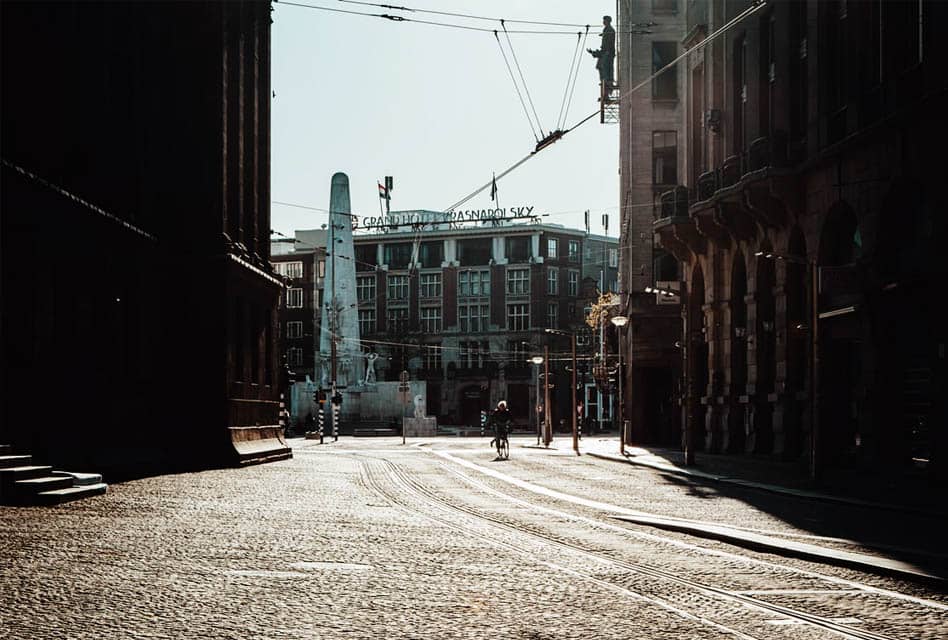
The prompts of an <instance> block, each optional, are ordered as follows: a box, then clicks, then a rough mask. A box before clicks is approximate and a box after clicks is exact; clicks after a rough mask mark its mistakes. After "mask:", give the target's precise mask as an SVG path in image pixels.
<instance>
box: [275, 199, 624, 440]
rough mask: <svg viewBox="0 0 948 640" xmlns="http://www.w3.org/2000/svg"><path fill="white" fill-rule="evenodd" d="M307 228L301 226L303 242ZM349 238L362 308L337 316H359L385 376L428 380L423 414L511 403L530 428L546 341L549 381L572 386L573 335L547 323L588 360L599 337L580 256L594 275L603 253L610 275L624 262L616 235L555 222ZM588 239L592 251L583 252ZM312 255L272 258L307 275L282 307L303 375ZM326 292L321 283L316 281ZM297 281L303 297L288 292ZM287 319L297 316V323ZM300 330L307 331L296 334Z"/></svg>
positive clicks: (474, 418)
mask: <svg viewBox="0 0 948 640" xmlns="http://www.w3.org/2000/svg"><path fill="white" fill-rule="evenodd" d="M405 213H406V212H393V215H396V216H397V215H403V214H405ZM409 213H411V212H409ZM307 233H309V232H305V231H299V232H297V234H296V236H297V240H302V239H303V238H304V236H305V234H307ZM278 242H279V241H278ZM590 242H591V243H592V244H589V243H590ZM354 245H355V255H354V256H352V258H353V259H354V260H355V261H356V280H357V282H356V291H357V297H358V309H342V310H340V312H339V313H357V314H358V318H359V328H360V338H361V341H362V347H363V350H365V351H372V352H375V353H377V354H378V355H379V358H378V360H377V361H376V364H375V371H376V374H377V379H378V380H379V381H396V380H398V378H399V374H400V373H401V372H402V371H408V372H409V374H410V375H411V377H412V379H417V380H425V381H426V382H427V391H428V395H427V408H428V413H429V414H430V415H434V416H438V418H439V423H440V424H453V425H472V424H477V423H478V420H479V412H480V411H481V410H483V409H487V408H489V407H490V406H491V405H492V404H494V403H496V402H497V401H498V400H500V399H506V400H507V401H508V403H509V404H510V408H511V411H512V413H513V415H514V419H515V421H516V422H517V423H518V424H519V426H520V427H522V428H529V427H531V426H532V425H535V418H536V414H535V411H534V409H533V407H534V406H535V405H536V399H537V397H536V386H537V373H538V371H537V369H536V368H535V365H533V364H531V363H529V362H528V360H529V358H530V357H531V356H534V355H542V353H543V345H545V344H548V345H549V347H550V351H551V361H552V362H551V366H550V372H551V374H550V375H551V378H553V379H554V380H555V382H554V384H556V383H559V384H561V385H562V386H561V387H559V388H562V389H567V390H568V389H569V382H568V377H567V373H568V372H567V370H566V368H565V367H566V366H567V365H568V364H569V363H568V361H569V344H568V339H565V338H558V337H556V336H548V335H547V334H545V333H544V331H543V330H544V329H545V328H557V329H561V330H566V331H576V332H577V333H579V334H580V336H581V337H580V340H579V344H580V355H581V359H582V357H588V355H589V354H590V353H591V352H592V350H593V349H594V348H595V347H596V345H595V343H594V341H593V340H592V339H591V337H590V336H589V332H588V328H587V327H586V326H585V323H584V309H585V308H586V307H587V306H588V303H589V299H588V291H587V292H585V295H586V296H587V297H584V289H583V280H584V276H585V275H587V274H588V273H589V271H588V269H590V267H589V265H587V264H586V262H585V260H584V258H585V256H586V255H587V254H588V255H589V256H590V257H591V258H595V260H596V262H595V264H594V268H593V271H595V274H596V278H597V279H598V277H599V271H600V256H602V255H604V256H605V260H606V269H605V277H606V282H607V283H610V282H612V283H614V282H615V280H616V277H617V269H616V267H615V266H610V265H617V261H618V258H617V256H616V255H615V251H616V249H617V240H616V239H615V238H608V237H605V236H601V237H599V236H596V237H594V239H593V240H592V241H590V238H589V236H588V235H587V234H586V233H584V232H582V231H578V230H573V229H566V228H564V227H561V226H558V225H549V224H542V225H541V224H537V225H525V224H522V225H507V226H497V227H495V226H489V227H488V226H476V227H469V228H455V229H447V228H439V227H435V228H431V227H428V228H426V229H425V230H422V231H400V230H393V231H390V232H388V233H361V234H357V235H356V236H355V239H354ZM587 246H594V247H595V248H594V250H593V251H592V252H587V251H586V247H587ZM306 251H307V250H306V249H300V250H298V251H296V252H294V253H292V254H284V255H274V256H273V258H272V260H273V262H274V264H278V265H280V264H282V265H291V264H296V263H301V264H298V265H296V266H292V267H290V266H286V267H279V268H280V269H292V270H294V271H293V273H294V274H296V273H298V272H299V273H302V275H303V278H302V279H301V280H299V281H291V282H290V284H289V286H290V287H291V288H290V289H288V290H287V296H289V297H287V298H286V300H287V302H292V304H294V305H295V304H297V302H296V298H295V297H292V296H298V297H299V299H300V304H301V305H302V310H301V311H300V310H295V309H292V308H284V309H283V310H282V311H281V317H282V318H285V321H284V322H283V334H282V335H283V344H284V349H285V350H286V353H287V354H288V355H289V359H290V360H291V362H295V361H296V360H295V358H297V357H301V358H302V364H301V365H300V366H299V371H301V372H309V371H311V370H312V364H311V360H310V359H309V358H310V355H311V354H312V353H313V351H312V347H311V346H310V344H309V340H310V335H311V334H308V329H307V327H310V326H312V317H313V311H312V306H311V304H312V302H311V300H312V295H311V294H310V293H309V290H310V288H311V285H312V283H311V281H310V280H309V275H308V274H309V270H311V269H312V266H311V265H312V264H313V261H312V258H311V257H308V258H307V257H304V256H305V255H306ZM603 252H604V253H603ZM310 255H311V254H310ZM610 255H611V256H612V257H611V260H612V262H611V263H610ZM300 258H303V259H302V260H301V259H300ZM340 259H346V257H341V258H340ZM294 285H298V286H294ZM321 288H322V283H321V282H320V283H318V284H317V287H316V289H317V291H318V290H319V289H321ZM293 289H298V290H300V292H299V294H296V293H290V292H292V291H293ZM291 297H292V299H291ZM294 314H295V315H294ZM297 315H299V316H300V317H299V318H297V317H296V316H297ZM290 323H301V324H300V325H295V324H294V325H293V327H292V328H291V327H290ZM300 331H301V332H302V335H303V337H302V339H297V338H293V337H291V336H296V335H297V334H298V333H299V332H300ZM317 331H319V328H318V327H317ZM344 338H345V336H343V339H344ZM584 350H585V351H584ZM293 368H294V369H296V368H297V367H296V366H295V365H294V366H293ZM580 397H581V396H580ZM553 404H554V413H553V414H552V417H553V418H554V422H555V423H556V424H558V421H559V419H560V418H563V417H564V416H565V417H568V416H569V407H568V401H566V402H565V403H564V402H554V403H553Z"/></svg>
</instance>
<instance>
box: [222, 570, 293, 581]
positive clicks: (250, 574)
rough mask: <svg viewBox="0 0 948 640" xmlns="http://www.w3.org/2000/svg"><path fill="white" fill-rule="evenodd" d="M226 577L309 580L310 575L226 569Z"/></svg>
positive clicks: (290, 572)
mask: <svg viewBox="0 0 948 640" xmlns="http://www.w3.org/2000/svg"><path fill="white" fill-rule="evenodd" d="M224 575H226V576H234V577H238V578H279V579H286V578H309V577H310V575H309V574H306V573H300V572H299V571H267V570H254V569H228V570H227V571H224Z"/></svg>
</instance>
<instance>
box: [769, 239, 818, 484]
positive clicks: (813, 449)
mask: <svg viewBox="0 0 948 640" xmlns="http://www.w3.org/2000/svg"><path fill="white" fill-rule="evenodd" d="M754 255H755V256H757V257H758V258H766V259H768V260H784V261H786V262H789V263H791V264H799V265H804V266H806V270H807V279H808V280H809V281H810V354H809V355H810V358H809V360H810V363H809V364H810V479H811V480H813V481H814V482H817V481H819V479H820V471H821V464H822V460H821V459H820V454H821V451H820V435H821V434H820V412H819V374H820V350H819V320H820V308H819V306H820V288H819V287H820V283H819V270H818V268H817V264H816V259H815V258H810V257H803V256H794V255H787V254H784V253H777V252H775V251H757V252H755V253H754Z"/></svg>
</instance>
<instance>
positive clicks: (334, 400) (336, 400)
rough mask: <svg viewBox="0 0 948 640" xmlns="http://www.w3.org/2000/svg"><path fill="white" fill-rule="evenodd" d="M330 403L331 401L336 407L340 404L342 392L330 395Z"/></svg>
mask: <svg viewBox="0 0 948 640" xmlns="http://www.w3.org/2000/svg"><path fill="white" fill-rule="evenodd" d="M332 403H333V404H334V405H336V406H337V407H338V406H342V394H341V393H337V394H336V395H334V396H333V397H332Z"/></svg>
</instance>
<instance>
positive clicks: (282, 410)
mask: <svg viewBox="0 0 948 640" xmlns="http://www.w3.org/2000/svg"><path fill="white" fill-rule="evenodd" d="M286 423H287V420H286V405H285V404H283V394H282V393H281V394H280V431H282V432H283V435H284V436H285V435H286V426H287V424H286Z"/></svg>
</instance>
